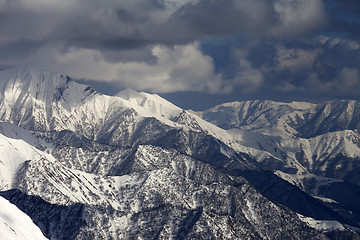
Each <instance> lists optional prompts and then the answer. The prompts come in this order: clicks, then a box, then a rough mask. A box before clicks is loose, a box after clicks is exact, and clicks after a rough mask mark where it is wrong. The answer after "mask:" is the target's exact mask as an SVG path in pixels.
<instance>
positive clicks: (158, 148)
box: [0, 66, 360, 239]
mask: <svg viewBox="0 0 360 240" xmlns="http://www.w3.org/2000/svg"><path fill="white" fill-rule="evenodd" d="M0 121H1V122H0V153H1V155H0V191H1V192H0V200H1V199H2V198H6V199H7V200H9V201H10V202H11V203H12V204H14V205H16V206H17V208H19V209H20V210H21V211H23V213H25V214H27V215H28V216H29V217H30V218H31V219H32V221H33V222H34V223H35V224H36V225H37V226H38V228H39V229H40V230H41V231H42V233H43V234H44V236H45V237H47V238H49V239H138V238H143V239H360V204H359V203H360V174H359V173H360V135H359V133H358V130H359V127H360V103H359V102H355V101H331V102H326V103H322V104H312V103H304V102H292V103H278V102H272V101H258V100H256V101H246V102H233V103H224V104H222V105H219V106H215V107H214V108H211V109H209V110H206V111H202V112H194V111H191V110H183V109H181V108H179V107H177V106H175V105H173V104H172V103H170V102H168V101H167V100H165V99H163V98H161V97H159V96H158V95H156V94H148V93H143V92H141V93H138V92H135V91H133V90H130V89H127V90H124V91H122V92H120V93H119V94H118V95H117V96H107V95H104V94H101V93H98V92H96V91H95V90H94V89H92V88H91V87H90V86H86V85H82V84H78V83H76V82H74V81H72V80H71V79H70V78H69V77H68V76H65V75H62V74H59V73H54V72H49V71H41V70H38V69H35V68H32V67H29V66H20V67H16V68H13V69H10V70H6V71H2V72H0ZM4 201H5V200H4ZM8 204H10V203H8ZM4 214H5V212H4V210H1V209H0V227H1V226H3V225H4V224H5V225H6V226H8V223H6V221H4V224H3V225H1V221H3V220H2V218H1V216H2V215H4ZM5 220H6V219H5ZM0 230H1V228H0ZM0 234H1V233H0ZM0 236H1V235H0ZM19 239H26V238H19Z"/></svg>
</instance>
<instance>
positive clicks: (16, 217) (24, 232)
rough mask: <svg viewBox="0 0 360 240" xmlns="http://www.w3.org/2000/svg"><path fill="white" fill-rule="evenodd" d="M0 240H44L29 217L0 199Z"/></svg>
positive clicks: (3, 199)
mask: <svg viewBox="0 0 360 240" xmlns="http://www.w3.org/2000/svg"><path fill="white" fill-rule="evenodd" d="M0 206H1V208H0V239H4V240H45V239H47V238H46V237H44V235H43V234H42V232H41V231H40V229H39V228H38V227H37V226H36V225H35V224H34V223H33V221H32V220H31V219H30V217H29V216H27V215H26V214H25V213H23V212H22V211H20V210H19V209H18V208H17V207H16V206H15V205H13V204H11V203H10V202H9V201H8V200H6V199H5V198H3V197H0Z"/></svg>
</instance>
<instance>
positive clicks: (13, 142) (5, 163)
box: [0, 134, 55, 190]
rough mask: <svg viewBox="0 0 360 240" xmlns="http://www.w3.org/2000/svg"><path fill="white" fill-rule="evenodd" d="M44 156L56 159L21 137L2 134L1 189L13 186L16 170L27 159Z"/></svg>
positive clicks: (0, 148)
mask: <svg viewBox="0 0 360 240" xmlns="http://www.w3.org/2000/svg"><path fill="white" fill-rule="evenodd" d="M18 137H19V136H18ZM42 158H44V159H45V158H46V159H48V161H50V162H53V161H55V159H54V158H53V157H52V156H51V155H48V154H46V153H44V152H42V151H40V150H38V149H37V148H35V147H33V146H31V145H29V144H28V143H26V142H25V141H24V140H22V139H21V138H20V139H13V138H8V137H6V136H4V135H3V134H0V165H1V168H0V189H1V190H6V189H10V188H11V187H12V184H13V182H14V178H15V176H16V172H17V171H18V169H19V168H20V167H21V166H22V165H23V164H24V163H25V162H26V161H28V160H39V159H42Z"/></svg>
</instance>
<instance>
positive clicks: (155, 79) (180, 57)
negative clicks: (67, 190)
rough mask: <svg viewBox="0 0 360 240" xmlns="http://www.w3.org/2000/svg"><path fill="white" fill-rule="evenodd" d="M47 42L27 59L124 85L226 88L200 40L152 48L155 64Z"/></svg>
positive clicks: (73, 74)
mask: <svg viewBox="0 0 360 240" xmlns="http://www.w3.org/2000/svg"><path fill="white" fill-rule="evenodd" d="M59 49H61V47H59V46H58V45H47V46H46V47H43V48H41V49H40V50H39V51H38V52H37V53H36V54H34V55H32V56H31V57H29V58H24V59H23V62H17V63H16V64H22V63H28V62H32V64H33V65H35V66H37V67H40V68H45V69H52V70H55V71H58V72H62V73H65V74H68V75H69V76H70V77H72V78H75V79H76V78H79V79H88V80H96V81H100V82H101V81H103V82H111V83H115V84H118V85H119V86H121V87H128V88H133V89H136V90H143V91H151V92H176V91H197V92H209V93H222V92H225V91H226V87H225V86H224V84H223V81H222V79H221V75H220V74H216V73H215V69H214V63H213V59H212V58H211V57H209V56H206V55H204V54H203V53H202V52H201V51H200V50H199V44H198V43H196V42H195V43H192V44H187V45H177V46H175V47H167V46H163V45H155V46H153V47H152V55H153V57H154V59H155V62H154V63H147V62H140V61H139V62H137V61H130V62H115V63H112V62H108V61H106V59H104V57H103V56H102V54H101V51H98V50H91V49H77V48H73V49H70V50H68V49H67V51H60V50H59Z"/></svg>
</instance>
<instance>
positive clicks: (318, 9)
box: [271, 0, 328, 37]
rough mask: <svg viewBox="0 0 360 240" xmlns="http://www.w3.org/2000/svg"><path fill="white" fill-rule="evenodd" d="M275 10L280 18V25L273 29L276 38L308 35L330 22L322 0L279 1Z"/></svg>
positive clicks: (275, 5)
mask: <svg viewBox="0 0 360 240" xmlns="http://www.w3.org/2000/svg"><path fill="white" fill-rule="evenodd" d="M274 9H275V12H276V14H277V15H278V17H279V22H278V25H277V26H274V27H273V28H272V29H271V32H272V34H273V36H275V37H276V36H277V37H286V36H292V35H301V34H304V33H308V32H311V31H313V30H314V29H316V28H318V27H321V26H323V25H324V24H326V23H327V21H328V19H327V15H326V12H325V7H324V4H323V2H322V1H321V0H278V1H275V4H274Z"/></svg>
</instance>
